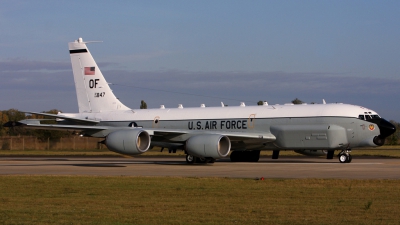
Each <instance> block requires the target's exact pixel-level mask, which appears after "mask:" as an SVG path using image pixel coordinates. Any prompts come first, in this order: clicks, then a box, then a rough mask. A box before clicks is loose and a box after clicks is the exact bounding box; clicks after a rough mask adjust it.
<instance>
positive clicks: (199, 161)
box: [196, 157, 207, 163]
mask: <svg viewBox="0 0 400 225" xmlns="http://www.w3.org/2000/svg"><path fill="white" fill-rule="evenodd" d="M196 158H197V159H196V162H197V163H207V159H205V158H200V157H196Z"/></svg>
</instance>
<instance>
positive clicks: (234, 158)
mask: <svg viewBox="0 0 400 225" xmlns="http://www.w3.org/2000/svg"><path fill="white" fill-rule="evenodd" d="M230 158H231V162H258V160H259V159H260V151H256V150H254V151H232V152H231V155H230Z"/></svg>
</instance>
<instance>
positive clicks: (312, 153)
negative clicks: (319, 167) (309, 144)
mask: <svg viewBox="0 0 400 225" xmlns="http://www.w3.org/2000/svg"><path fill="white" fill-rule="evenodd" d="M294 152H296V153H299V154H302V155H308V156H326V155H327V154H328V151H327V150H294Z"/></svg>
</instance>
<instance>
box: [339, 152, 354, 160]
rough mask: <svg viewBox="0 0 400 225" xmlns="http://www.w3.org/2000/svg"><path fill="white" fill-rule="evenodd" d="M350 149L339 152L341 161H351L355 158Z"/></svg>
mask: <svg viewBox="0 0 400 225" xmlns="http://www.w3.org/2000/svg"><path fill="white" fill-rule="evenodd" d="M350 152H351V151H350V150H349V149H346V150H343V151H341V152H340V153H339V155H338V157H339V162H340V163H350V162H351V160H352V159H353V157H352V156H351V155H350Z"/></svg>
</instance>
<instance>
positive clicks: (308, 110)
mask: <svg viewBox="0 0 400 225" xmlns="http://www.w3.org/2000/svg"><path fill="white" fill-rule="evenodd" d="M364 113H368V114H372V115H377V113H376V112H374V111H372V110H370V109H367V108H364V107H361V106H356V105H348V104H341V103H339V104H311V105H263V106H229V107H193V108H159V109H132V110H118V111H106V112H98V113H80V114H62V115H65V116H69V117H74V118H79V119H90V120H97V121H143V120H147V121H148V120H154V119H158V120H159V121H162V120H191V119H196V120H205V119H235V118H249V117H253V118H270V119H273V118H288V117H293V118H299V117H308V118H309V117H347V118H357V117H358V115H361V114H364Z"/></svg>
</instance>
